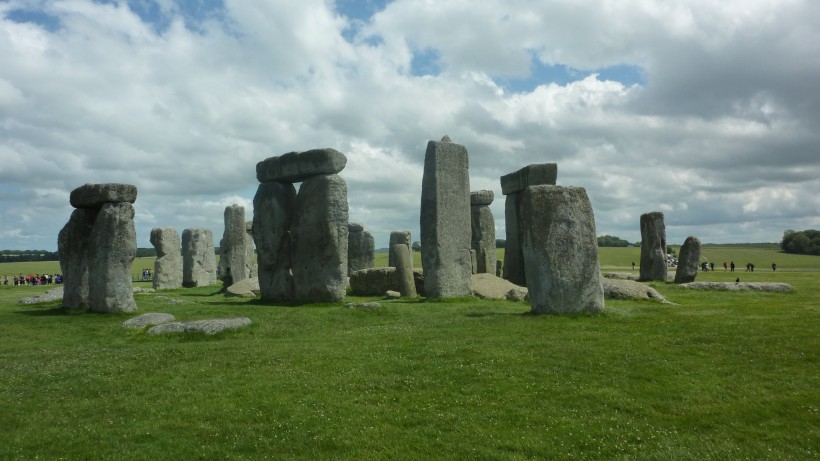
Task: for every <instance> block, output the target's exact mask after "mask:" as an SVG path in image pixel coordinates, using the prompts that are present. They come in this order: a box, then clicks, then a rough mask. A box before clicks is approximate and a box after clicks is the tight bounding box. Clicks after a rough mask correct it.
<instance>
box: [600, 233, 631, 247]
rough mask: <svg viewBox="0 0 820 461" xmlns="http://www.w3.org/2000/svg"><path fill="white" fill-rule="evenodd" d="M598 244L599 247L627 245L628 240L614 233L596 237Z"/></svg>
mask: <svg viewBox="0 0 820 461" xmlns="http://www.w3.org/2000/svg"><path fill="white" fill-rule="evenodd" d="M598 246H599V247H628V246H629V242H627V241H626V240H624V239H622V238H620V237H615V236H614V235H602V236H600V237H598Z"/></svg>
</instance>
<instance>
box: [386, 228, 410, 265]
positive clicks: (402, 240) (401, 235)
mask: <svg viewBox="0 0 820 461" xmlns="http://www.w3.org/2000/svg"><path fill="white" fill-rule="evenodd" d="M399 244H403V245H407V251H410V249H411V243H410V231H408V230H401V231H393V232H390V244H389V246H388V247H387V248H388V249H389V248H393V245H399ZM411 256H412V253H411ZM412 261H413V258H412V257H411V258H410V262H412ZM387 265H388V266H390V267H396V261H395V259H393V254H392V252H391V253H388V254H387Z"/></svg>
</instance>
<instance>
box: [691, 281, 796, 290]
mask: <svg viewBox="0 0 820 461" xmlns="http://www.w3.org/2000/svg"><path fill="white" fill-rule="evenodd" d="M679 286H680V287H681V288H690V289H694V290H727V291H740V290H751V291H774V292H789V291H794V288H793V287H792V286H791V285H789V284H788V283H752V282H692V283H682V284H680V285H679Z"/></svg>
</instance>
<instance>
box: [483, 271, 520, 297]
mask: <svg viewBox="0 0 820 461" xmlns="http://www.w3.org/2000/svg"><path fill="white" fill-rule="evenodd" d="M472 279H473V294H474V295H475V296H476V297H478V298H489V299H509V300H511V301H521V300H523V299H524V297H525V296H526V295H527V287H520V286H518V285H516V284H514V283H512V282H510V281H508V280H504V279H502V278H500V277H496V276H495V275H493V274H486V273H482V274H475V275H473V276H472Z"/></svg>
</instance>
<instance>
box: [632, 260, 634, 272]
mask: <svg viewBox="0 0 820 461" xmlns="http://www.w3.org/2000/svg"><path fill="white" fill-rule="evenodd" d="M632 272H635V261H632Z"/></svg>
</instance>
